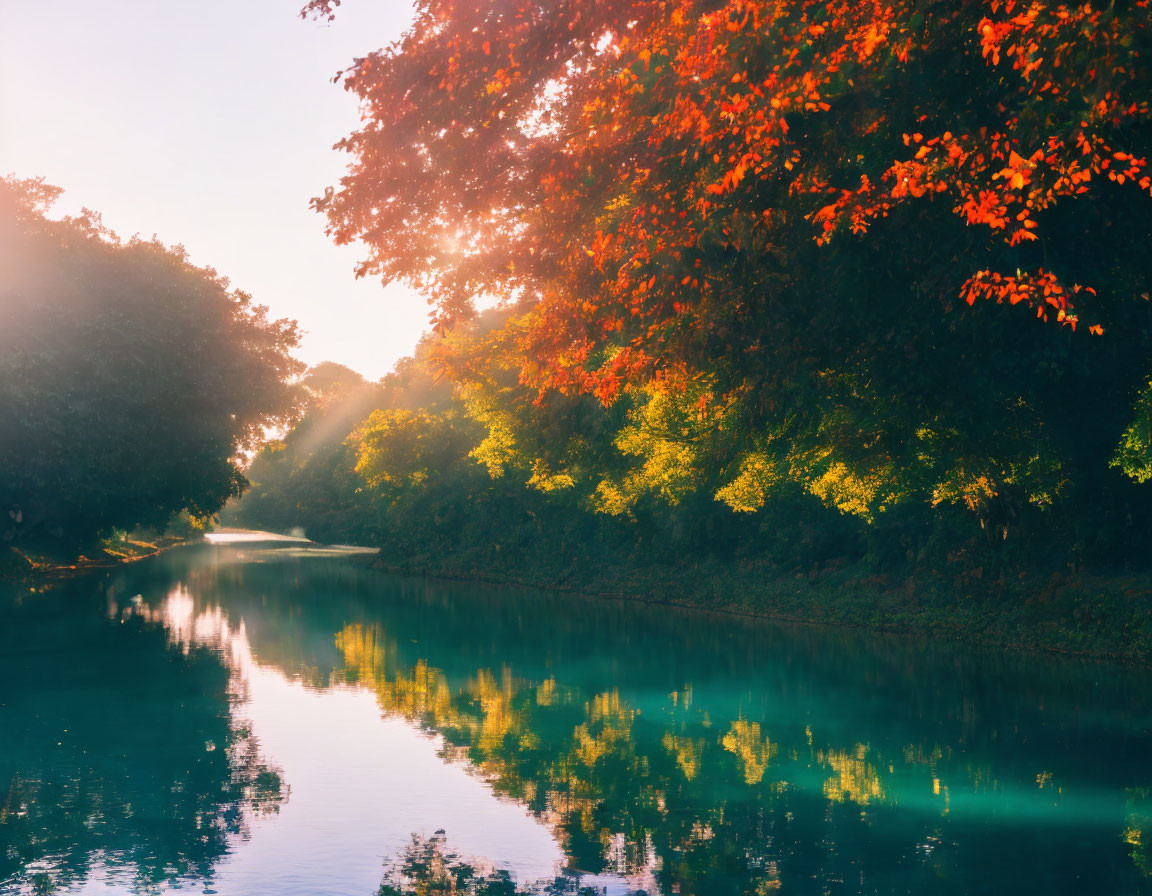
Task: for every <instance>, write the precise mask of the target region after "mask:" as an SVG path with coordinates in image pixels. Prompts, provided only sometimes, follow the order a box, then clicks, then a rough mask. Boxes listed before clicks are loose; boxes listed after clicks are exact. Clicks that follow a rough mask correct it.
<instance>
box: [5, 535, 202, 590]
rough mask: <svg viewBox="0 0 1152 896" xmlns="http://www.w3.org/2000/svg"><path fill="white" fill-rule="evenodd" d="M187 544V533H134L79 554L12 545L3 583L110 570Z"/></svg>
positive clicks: (105, 540)
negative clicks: (69, 554)
mask: <svg viewBox="0 0 1152 896" xmlns="http://www.w3.org/2000/svg"><path fill="white" fill-rule="evenodd" d="M185 544H189V539H188V538H186V537H185V536H183V535H172V534H166V535H153V534H146V535H132V536H126V537H121V538H108V539H104V540H102V541H100V542H99V543H97V544H96V545H94V546H92V547H90V548H87V549H85V550H84V551H82V552H81V553H79V554H77V555H76V556H64V555H60V554H51V553H45V552H42V551H33V550H27V551H25V550H21V549H20V548H16V547H12V546H8V547H7V548H5V549H4V550H3V551H2V552H0V582H20V581H25V580H28V579H42V578H55V577H60V576H69V575H75V574H77V573H82V572H85V571H88V570H93V569H109V568H112V567H115V566H121V565H123V564H125V563H135V562H136V561H138V560H145V559H147V558H148V557H155V556H156V555H157V554H160V553H161V552H163V551H166V550H169V549H171V548H175V547H180V546H181V545H185Z"/></svg>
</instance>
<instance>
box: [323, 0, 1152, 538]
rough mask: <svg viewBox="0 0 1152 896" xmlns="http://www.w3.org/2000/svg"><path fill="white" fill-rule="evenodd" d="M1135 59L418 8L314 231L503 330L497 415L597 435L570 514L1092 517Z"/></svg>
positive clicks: (791, 16) (823, 6) (916, 24)
mask: <svg viewBox="0 0 1152 896" xmlns="http://www.w3.org/2000/svg"><path fill="white" fill-rule="evenodd" d="M334 5H335V4H331V3H325V2H322V0H320V2H315V3H312V4H310V6H309V8H308V10H306V12H311V13H314V14H320V15H324V14H333V13H334V10H333V6H334ZM1150 49H1152V14H1150V9H1149V4H1148V2H1147V0H1131V2H1123V3H1115V4H1112V5H1109V6H1107V7H1098V6H1095V5H1093V4H1084V5H1080V6H1065V5H1047V4H1040V3H1026V2H1020V0H938V2H930V3H912V2H896V3H885V4H878V3H863V4H861V3H848V2H820V3H816V2H804V0H729V2H691V0H668V2H654V0H649V2H631V3H616V2H597V0H569V2H562V3H557V4H551V5H547V6H544V7H541V6H539V5H536V4H525V3H515V2H514V3H508V4H487V3H476V2H467V0H427V2H423V3H420V4H418V5H417V10H416V16H415V20H414V22H413V25H412V27H411V29H410V30H409V32H408V33H407V34H406V35H405V36H404V38H403V39H402V40H401V41H400V42H398V43H397V44H396V45H394V46H392V47H390V48H387V49H384V50H380V51H377V52H375V53H371V54H369V55H367V56H365V57H364V58H363V59H361V60H358V61H357V63H356V64H355V65H354V66H353V67H351V68H350V69H348V70H347V71H346V72H344V73H343V74H342V76H341V77H342V80H343V83H344V85H345V87H346V88H347V89H349V90H350V91H352V92H354V93H355V94H356V95H357V96H358V97H359V98H360V100H361V103H362V107H363V113H364V126H363V127H362V128H361V129H360V130H359V131H357V132H355V133H354V134H352V135H350V136H349V137H347V138H346V139H345V140H344V141H342V142H341V143H340V144H339V147H340V148H341V149H343V150H344V151H346V152H347V153H349V154H350V156H351V163H350V166H349V170H348V173H347V175H346V176H345V177H344V178H343V179H342V181H341V183H340V185H339V187H338V188H334V189H331V190H329V191H327V192H326V193H325V195H324V196H322V197H320V198H319V199H318V200H316V207H317V208H318V209H319V210H320V211H321V212H323V213H324V214H325V215H326V216H327V218H328V221H329V227H330V230H331V232H332V234H333V236H334V237H335V238H336V240H337V241H338V242H342V243H344V242H352V241H356V240H359V241H362V242H363V243H364V244H365V245H366V247H367V255H366V257H365V259H364V261H363V262H362V264H361V266H360V268H359V272H360V273H361V274H362V275H371V276H380V277H382V278H384V279H395V278H403V279H407V280H408V281H410V282H412V283H414V284H416V285H417V286H419V287H421V288H422V289H424V290H425V291H426V292H427V293H428V295H429V297H430V299H431V300H432V301H433V302H434V304H435V307H436V309H437V310H436V314H437V316H438V319H439V321H440V322H441V323H442V324H443V325H445V326H450V325H451V324H452V323H453V322H455V321H459V320H462V319H465V318H467V317H468V315H469V313H470V311H469V307H470V305H469V303H470V301H471V299H472V297H474V296H488V297H497V298H499V299H501V300H503V301H504V302H505V303H506V304H507V306H508V307H510V308H512V309H514V310H515V314H514V315H513V318H512V320H511V321H510V323H509V325H508V335H509V339H511V340H513V341H514V343H515V345H514V351H512V352H511V356H513V357H514V358H515V362H514V367H515V370H516V376H517V380H518V383H519V385H520V386H521V387H522V389H523V390H525V392H526V393H527V394H528V395H530V396H531V398H532V400H534V401H536V402H537V403H539V402H548V401H552V400H554V399H552V398H551V397H550V396H555V395H567V396H579V395H585V394H586V395H592V396H595V397H596V398H597V399H598V400H599V401H600V402H602V403H603V404H605V405H616V404H618V403H619V402H621V401H624V402H626V404H627V405H628V406H630V408H631V409H630V410H628V411H627V413H628V415H629V419H628V421H627V422H626V424H625V425H624V427H623V428H622V429H620V430H619V434H618V437H617V438H616V449H617V451H618V454H620V455H622V456H623V457H624V458H633V459H634V464H633V469H632V470H631V471H630V472H625V473H624V474H623V475H616V474H612V473H611V472H610V471H607V470H600V471H597V472H593V473H592V475H593V476H594V477H598V479H599V481H598V483H597V484H596V485H595V489H596V491H597V492H598V494H599V495H600V498H601V500H600V501H599V506H600V509H603V510H607V511H608V512H628V510H629V508H630V507H631V506H633V505H634V504H635V501H636V500H637V498H638V497H639V496H641V495H643V494H653V493H656V494H662V495H663V496H664V497H665V498H666V499H668V500H669V501H670V502H672V503H675V502H676V501H677V500H680V499H681V497H682V496H683V495H684V494H688V493H693V492H698V491H699V490H701V489H704V490H707V491H708V492H710V494H711V495H712V496H713V497H715V498H717V499H719V500H720V501H723V502H724V503H726V504H728V505H729V506H730V507H732V508H733V509H736V510H740V511H752V510H756V509H757V508H759V507H762V506H764V504H765V502H767V501H769V500H770V499H771V498H772V496H773V495H774V494H776V493H777V492H778V491H779V489H780V488H786V487H788V486H789V485H790V484H794V483H797V482H799V483H802V484H803V485H804V487H805V488H806V489H807V490H808V491H809V492H810V493H811V494H812V495H814V496H816V497H817V498H819V499H820V500H821V501H823V502H824V503H825V504H827V505H828V506H830V507H834V508H837V509H839V510H840V511H843V512H846V513H850V514H855V515H858V516H860V517H862V518H864V519H869V520H874V519H877V518H878V517H879V516H880V515H882V514H884V513H885V512H887V511H890V510H891V509H892V508H893V507H896V506H901V505H906V504H910V503H912V504H916V503H918V504H922V505H926V506H935V507H946V506H950V505H955V506H957V507H961V508H966V509H969V510H972V511H974V512H975V513H976V514H977V515H978V517H979V519H980V520H981V522H982V523H983V524H984V525H985V528H986V530H988V531H992V530H993V529H994V530H996V531H997V532H999V531H1000V530H1002V529H1005V530H1006V529H1007V528H1011V527H1012V526H1014V525H1015V524H1016V521H1018V520H1019V519H1020V518H1021V517H1022V516H1023V515H1026V514H1028V513H1030V512H1031V511H1030V510H1029V508H1031V510H1039V509H1043V508H1047V507H1050V506H1052V505H1053V504H1054V503H1057V502H1059V501H1066V500H1076V501H1081V502H1088V503H1092V501H1095V502H1096V503H1097V505H1098V506H1100V507H1104V506H1105V505H1108V506H1112V507H1117V506H1123V507H1125V508H1127V509H1126V510H1125V511H1124V512H1125V513H1127V512H1130V511H1132V510H1133V509H1134V508H1135V507H1136V506H1137V505H1139V506H1140V507H1143V506H1144V505H1145V504H1146V500H1144V499H1141V498H1140V497H1139V496H1138V493H1136V492H1133V491H1130V490H1127V489H1128V487H1127V486H1125V485H1124V482H1123V478H1122V476H1121V474H1120V472H1119V471H1118V470H1117V468H1120V469H1121V470H1123V471H1125V472H1127V473H1128V474H1130V475H1134V476H1137V477H1139V476H1140V475H1141V471H1142V470H1146V469H1147V468H1148V458H1149V455H1148V453H1147V451H1148V449H1147V445H1148V444H1149V443H1150V442H1152V440H1149V439H1147V438H1146V433H1144V431H1143V430H1144V429H1145V428H1146V426H1145V425H1144V424H1143V423H1141V422H1140V421H1141V420H1143V419H1144V418H1145V417H1146V416H1147V415H1146V413H1144V412H1142V411H1140V410H1139V409H1140V408H1141V407H1143V403H1141V402H1145V400H1144V399H1140V400H1139V402H1138V401H1137V399H1138V396H1139V395H1140V390H1141V388H1142V387H1144V385H1145V383H1146V381H1147V375H1148V374H1149V368H1150V366H1152V365H1150V359H1149V357H1148V350H1147V347H1148V336H1149V333H1150V330H1149V327H1150V323H1152V321H1150V318H1149V313H1148V304H1147V301H1146V296H1147V290H1148V283H1149V279H1150V274H1152V270H1150V265H1149V259H1148V256H1147V252H1146V251H1145V247H1146V246H1147V244H1148V240H1149V238H1150V235H1152V234H1150V231H1149V221H1152V183H1150V181H1149V172H1148V167H1147V155H1148V152H1149V142H1150V141H1149V138H1150V121H1152V114H1150V109H1149V93H1148V89H1147V88H1148V85H1149V83H1152V71H1150V69H1149V62H1148V53H1149V50H1150ZM997 306H1003V307H997ZM461 382H462V388H463V389H464V390H465V391H469V390H471V391H475V389H474V387H473V386H472V384H471V381H469V380H468V379H467V378H465V379H464V380H462V381H461ZM1134 405H1135V406H1137V413H1136V414H1135V415H1134V412H1133V407H1134ZM1142 415H1143V416H1142ZM488 416H489V417H492V416H493V415H492V414H491V413H489V414H488ZM1118 448H1119V450H1118ZM1110 463H1111V464H1112V466H1109V464H1110ZM570 472H571V471H568V470H564V469H557V468H554V465H553V464H552V463H551V462H550V463H549V464H548V475H549V476H552V477H555V476H557V475H560V476H564V475H569V474H570ZM552 481H553V482H554V481H556V480H555V479H553V480H552ZM1093 495H1094V496H1096V497H1095V498H1093V497H1092V496H1093ZM1133 502H1135V503H1133Z"/></svg>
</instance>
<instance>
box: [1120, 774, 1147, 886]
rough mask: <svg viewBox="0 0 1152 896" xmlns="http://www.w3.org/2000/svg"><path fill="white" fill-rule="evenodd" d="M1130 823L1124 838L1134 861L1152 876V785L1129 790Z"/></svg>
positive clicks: (1144, 872) (1142, 871)
mask: <svg viewBox="0 0 1152 896" xmlns="http://www.w3.org/2000/svg"><path fill="white" fill-rule="evenodd" d="M1127 808H1128V825H1127V827H1126V828H1125V830H1124V840H1125V842H1127V844H1128V845H1129V846H1130V847H1131V848H1132V861H1133V862H1134V863H1135V864H1136V867H1137V868H1139V869H1140V873H1141V874H1143V875H1144V876H1145V877H1152V787H1132V788H1129V790H1128V807H1127Z"/></svg>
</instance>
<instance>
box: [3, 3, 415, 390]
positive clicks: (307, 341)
mask: <svg viewBox="0 0 1152 896" xmlns="http://www.w3.org/2000/svg"><path fill="white" fill-rule="evenodd" d="M303 4H304V0H241V2H236V0H195V2H192V0H98V2H94V0H32V2H16V0H0V173H3V174H8V173H15V174H17V175H18V176H20V177H33V176H39V175H43V176H44V177H45V178H46V180H47V181H48V182H49V183H52V184H55V185H57V186H60V187H63V188H64V189H65V191H66V192H65V194H64V197H63V199H62V200H61V202H60V203H59V204H58V205H57V208H56V210H57V212H59V213H72V212H75V211H78V210H79V209H80V208H81V206H88V207H89V208H91V209H94V210H95V211H98V212H100V213H101V214H102V215H103V217H104V222H105V224H107V225H108V226H110V227H111V228H112V229H113V230H115V231H117V232H118V233H119V234H120V235H121V236H130V235H132V234H134V233H139V234H141V235H143V236H145V237H150V236H152V235H153V234H155V235H157V236H158V237H159V238H160V239H161V240H162V241H164V242H165V243H169V244H172V243H182V244H183V245H184V246H185V248H186V249H187V250H188V252H189V254H190V256H191V258H192V261H193V262H195V263H196V264H201V265H208V266H211V267H214V268H216V269H217V270H218V271H220V272H221V273H222V274H225V275H227V276H228V277H229V278H230V279H231V280H232V283H233V284H234V285H235V286H237V287H239V288H241V289H244V290H246V291H247V292H250V293H252V295H253V296H254V298H255V299H256V300H257V301H258V302H260V303H261V304H265V305H268V306H269V307H270V309H271V311H272V313H273V315H274V316H276V317H291V318H295V319H296V320H298V321H299V322H300V325H301V327H302V328H303V330H304V331H305V336H304V339H303V344H302V347H301V349H300V351H299V355H300V357H301V358H302V359H303V360H304V361H306V362H308V363H309V364H315V363H317V362H320V361H324V360H333V361H339V362H341V363H343V364H347V365H348V366H349V367H352V368H354V369H356V370H359V371H360V372H361V373H363V374H364V375H365V376H368V377H369V378H371V379H376V378H378V377H380V376H382V375H383V374H385V373H387V372H388V370H389V369H390V368H391V367H392V365H393V364H394V363H395V361H396V360H397V359H398V358H400V357H402V356H403V355H406V354H408V353H410V352H411V350H412V348H413V347H414V346H415V344H416V340H417V339H418V338H419V336H420V333H421V332H422V331H423V330H424V329H425V326H426V324H427V313H428V306H427V304H426V303H425V301H424V299H423V298H422V297H420V296H418V295H416V294H414V293H412V292H410V291H409V290H407V289H406V288H405V287H403V286H400V285H393V286H390V287H387V288H385V287H383V286H381V284H380V282H379V281H376V280H360V281H357V280H356V279H355V278H354V276H353V267H354V265H355V262H356V260H357V259H358V258H359V257H360V255H359V250H358V249H357V248H356V247H345V248H337V247H336V246H334V245H333V244H332V242H331V240H330V239H329V238H328V237H327V236H325V234H324V219H323V218H322V217H321V216H320V215H318V214H316V213H315V212H313V211H311V210H310V209H309V208H308V200H309V199H310V198H311V197H312V196H316V195H318V194H319V193H320V192H321V191H322V190H323V189H324V187H325V186H328V185H330V184H335V183H336V181H337V179H338V178H339V177H340V175H341V174H342V173H343V170H344V166H345V158H346V157H345V156H344V154H342V153H337V152H335V151H333V150H332V148H331V147H332V144H333V143H335V142H336V141H337V140H338V139H339V138H340V137H342V136H344V135H345V134H347V133H349V132H350V131H351V130H353V129H354V128H355V127H356V126H357V125H358V123H359V113H358V110H357V106H356V101H355V99H354V98H353V97H352V95H351V94H348V93H346V92H345V91H344V90H343V88H342V87H339V86H338V85H335V84H333V83H332V82H331V79H332V76H333V75H334V74H335V73H336V72H337V71H338V70H339V69H342V68H345V67H346V66H347V65H348V64H349V63H350V62H351V60H352V59H353V57H356V56H364V55H366V53H367V52H369V51H370V50H373V49H376V48H379V47H381V46H385V45H387V44H388V43H390V42H391V41H392V40H393V39H395V38H396V37H398V36H399V35H400V34H401V32H402V31H403V29H404V27H405V25H406V24H407V22H408V21H409V19H410V16H411V4H410V3H409V2H405V0H348V2H346V3H344V4H343V6H342V7H341V8H340V10H339V14H338V15H337V17H336V21H335V22H334V23H332V24H331V25H328V24H321V23H317V22H313V21H304V20H302V19H300V17H299V9H300V7H301V6H303Z"/></svg>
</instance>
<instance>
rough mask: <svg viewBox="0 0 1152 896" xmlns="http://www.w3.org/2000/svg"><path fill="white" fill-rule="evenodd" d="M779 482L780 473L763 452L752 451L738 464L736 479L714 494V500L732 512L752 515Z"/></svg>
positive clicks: (762, 504)
mask: <svg viewBox="0 0 1152 896" xmlns="http://www.w3.org/2000/svg"><path fill="white" fill-rule="evenodd" d="M779 481H780V471H779V470H777V469H776V465H775V464H774V463H773V462H772V460H771V459H770V458H769V457H768V455H767V454H765V453H764V452H763V451H753V452H751V453H749V454H747V455H745V457H744V459H743V460H742V461H741V462H740V472H739V473H737V474H736V478H735V479H733V480H732V481H731V482H729V483H728V484H727V485H726V486H724V487H723V488H721V489H720V490H719V491H717V492H716V500H717V501H723V502H724V503H725V504H727V505H728V506H729V507H731V508H732V509H733V510H736V511H741V512H744V513H752V512H754V511H757V510H759V509H760V508H761V507H763V506H764V502H765V501H767V499H768V493H769V491H771V489H772V487H773V486H774V485H775V484H776V483H777V482H779Z"/></svg>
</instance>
